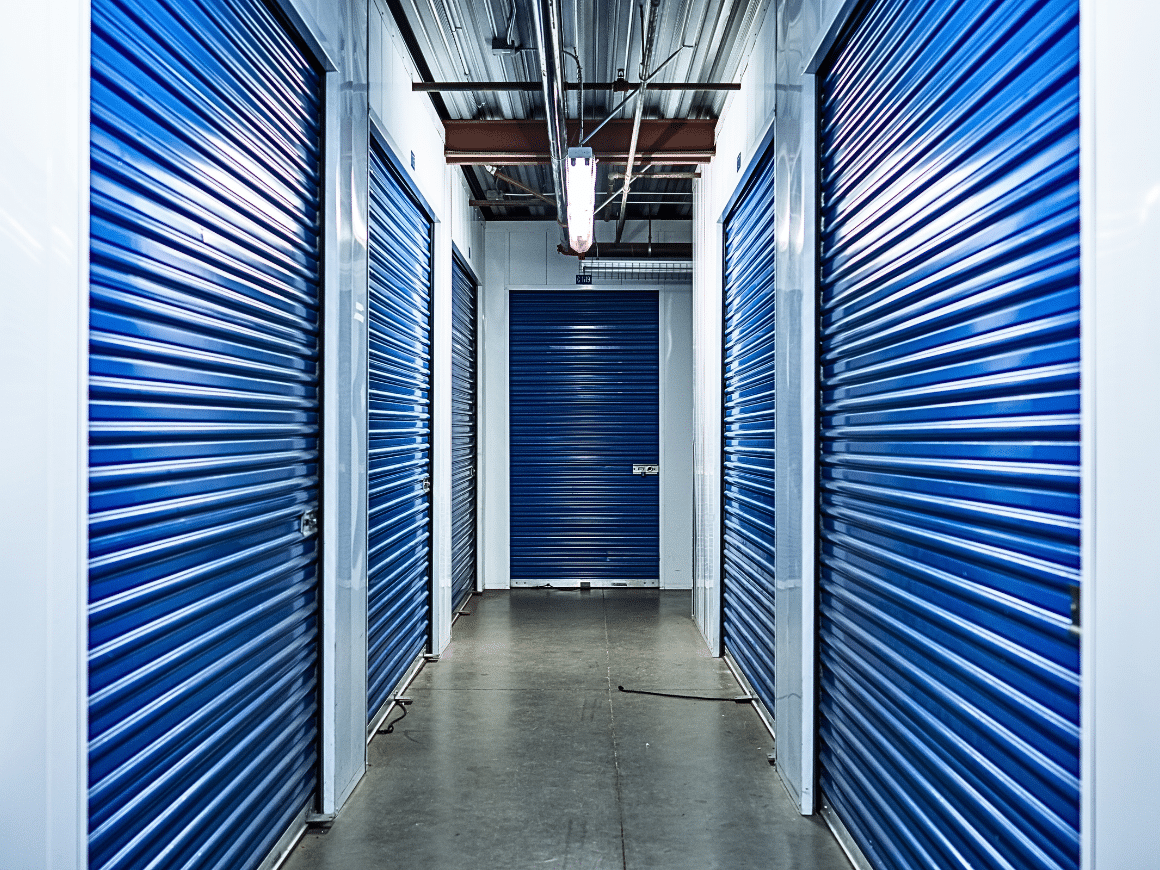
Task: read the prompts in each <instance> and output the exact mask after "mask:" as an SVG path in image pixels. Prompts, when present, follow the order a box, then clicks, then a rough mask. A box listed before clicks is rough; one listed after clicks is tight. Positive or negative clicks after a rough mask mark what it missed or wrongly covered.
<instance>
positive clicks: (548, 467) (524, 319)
mask: <svg viewBox="0 0 1160 870" xmlns="http://www.w3.org/2000/svg"><path fill="white" fill-rule="evenodd" d="M658 305H659V303H658V299H657V294H656V292H655V291H653V292H642V291H620V290H609V291H575V292H532V291H517V292H514V293H512V295H511V307H510V321H509V324H510V325H509V330H510V345H509V351H510V367H509V377H510V383H511V392H510V403H511V404H510V408H511V411H510V414H511V419H510V426H511V429H510V433H511V434H510V437H511V530H512V533H511V535H512V537H511V577H512V581H513V582H515V583H522V584H525V585H527V584H529V583H530V584H554V585H575V584H576V583H577V582H581V581H586V582H590V583H592V584H593V585H597V586H600V585H611V584H613V583H628V584H632V585H652V586H656V585H658V584H659V577H660V552H659V528H660V523H659V519H658V518H659V504H658V490H659V487H658V485H657V482H658V477H657V476H648V477H641V476H633V474H632V466H633V464H634V463H656V462H657V460H658V454H659V451H660V446H659V428H658V420H659V414H658V399H659V375H658V372H659V366H658V353H659V345H658V335H659V333H658V320H659V315H658Z"/></svg>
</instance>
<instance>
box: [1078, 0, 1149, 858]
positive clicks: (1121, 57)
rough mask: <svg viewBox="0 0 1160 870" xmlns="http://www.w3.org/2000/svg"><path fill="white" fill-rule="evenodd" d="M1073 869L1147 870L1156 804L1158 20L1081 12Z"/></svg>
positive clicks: (1107, 3)
mask: <svg viewBox="0 0 1160 870" xmlns="http://www.w3.org/2000/svg"><path fill="white" fill-rule="evenodd" d="M1080 26H1081V31H1080V46H1081V49H1080V52H1081V57H1080V77H1081V78H1080V94H1081V95H1080V100H1081V104H1080V117H1081V118H1082V119H1084V120H1083V121H1081V127H1080V155H1081V164H1080V176H1081V189H1080V224H1081V226H1082V228H1083V240H1082V245H1083V247H1082V254H1081V256H1082V267H1081V276H1082V277H1081V282H1082V283H1081V295H1082V303H1081V304H1082V306H1083V309H1082V316H1081V324H1082V334H1083V341H1084V345H1083V357H1084V363H1083V372H1082V377H1083V384H1084V394H1083V397H1082V401H1083V424H1082V426H1083V437H1084V444H1083V446H1084V453H1083V462H1084V466H1085V468H1084V476H1083V482H1082V490H1083V493H1084V502H1083V511H1084V525H1083V535H1084V550H1083V562H1084V574H1083V596H1084V597H1083V606H1082V612H1083V641H1082V643H1083V684H1082V691H1083V719H1082V723H1083V728H1084V734H1085V740H1084V759H1083V767H1082V771H1083V776H1084V783H1083V793H1082V796H1083V812H1082V815H1081V832H1082V835H1083V846H1082V849H1083V852H1082V855H1083V866H1084V867H1085V868H1087V870H1093V868H1099V870H1144V868H1145V867H1150V866H1152V865H1153V864H1154V863H1155V845H1154V839H1155V838H1154V825H1155V818H1156V814H1157V812H1158V811H1160V798H1157V795H1156V789H1155V788H1154V787H1153V784H1154V783H1155V782H1156V780H1157V778H1160V754H1158V753H1157V752H1156V731H1157V728H1160V655H1158V653H1160V650H1158V646H1160V643H1158V641H1157V632H1156V614H1157V613H1160V567H1158V566H1160V535H1157V534H1156V529H1155V526H1156V522H1155V518H1156V514H1157V511H1156V507H1155V493H1156V492H1157V491H1158V490H1160V460H1158V459H1157V455H1156V451H1155V450H1153V449H1150V448H1149V445H1150V444H1151V442H1152V441H1153V439H1154V437H1155V433H1156V432H1157V431H1160V409H1158V407H1157V404H1156V402H1154V401H1153V400H1152V399H1151V398H1150V395H1149V394H1150V393H1151V390H1150V389H1149V387H1148V385H1151V384H1155V383H1157V381H1158V379H1160V353H1158V352H1157V347H1158V344H1157V341H1156V338H1155V331H1156V324H1157V323H1160V286H1158V284H1160V282H1158V281H1157V278H1156V268H1155V261H1156V250H1157V248H1158V247H1160V123H1158V122H1157V117H1156V113H1155V112H1154V111H1141V110H1140V109H1141V106H1142V105H1147V106H1155V102H1156V100H1155V94H1154V84H1153V83H1154V82H1155V81H1156V79H1157V76H1160V56H1158V55H1157V53H1156V50H1155V44H1156V34H1157V32H1160V9H1158V8H1157V7H1156V6H1154V5H1147V4H1145V5H1140V4H1137V3H1133V2H1130V0H1098V2H1097V0H1081V2H1080Z"/></svg>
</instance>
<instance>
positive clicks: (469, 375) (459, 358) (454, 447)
mask: <svg viewBox="0 0 1160 870" xmlns="http://www.w3.org/2000/svg"><path fill="white" fill-rule="evenodd" d="M475 292H476V288H475V280H474V279H473V278H472V277H471V273H470V272H469V271H468V269H467V267H466V266H465V265H464V264H463V263H462V262H460V260H459V258H458V257H452V260H451V596H452V598H453V599H454V603H455V606H456V607H459V606H461V605H462V604H463V603H464V602H465V601H466V600H467V599H468V598H469V597H470V596H471V593H472V592H473V591H475V564H476V560H475V554H476V546H475V493H476V487H475V479H476V478H475V456H476V419H477V417H476V412H475V390H476V378H475V372H476V345H475Z"/></svg>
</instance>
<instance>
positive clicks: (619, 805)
mask: <svg viewBox="0 0 1160 870" xmlns="http://www.w3.org/2000/svg"><path fill="white" fill-rule="evenodd" d="M600 612H601V615H602V616H603V617H604V658H605V661H606V662H607V664H608V722H609V730H610V732H611V734H612V767H613V771H614V772H615V777H616V811H617V814H618V816H619V817H620V866H621V868H622V870H628V852H627V849H626V848H625V843H624V800H623V798H622V795H621V791H620V749H619V747H618V746H617V744H616V713H615V711H614V710H613V709H612V641H611V640H610V639H609V637H608V596H607V595H605V594H604V593H603V592H601V593H600Z"/></svg>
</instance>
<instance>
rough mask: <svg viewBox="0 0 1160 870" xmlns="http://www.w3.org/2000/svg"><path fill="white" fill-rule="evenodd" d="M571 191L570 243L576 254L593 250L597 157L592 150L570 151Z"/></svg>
mask: <svg viewBox="0 0 1160 870" xmlns="http://www.w3.org/2000/svg"><path fill="white" fill-rule="evenodd" d="M564 183H565V184H566V185H567V188H568V244H569V245H570V246H571V247H572V250H573V251H575V252H576V253H577V254H583V253H584V252H585V251H587V250H588V249H589V248H590V247H592V238H593V236H594V235H595V230H594V229H593V224H592V222H593V212H594V210H595V208H596V158H595V157H594V156H593V155H592V149H591V148H569V149H568V162H567V163H566V164H565V166H564Z"/></svg>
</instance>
